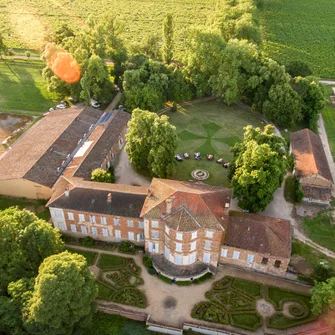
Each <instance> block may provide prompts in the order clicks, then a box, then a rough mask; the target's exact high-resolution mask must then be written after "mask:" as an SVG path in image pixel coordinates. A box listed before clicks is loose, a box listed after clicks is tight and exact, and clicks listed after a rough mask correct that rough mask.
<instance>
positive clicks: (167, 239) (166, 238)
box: [165, 236, 169, 245]
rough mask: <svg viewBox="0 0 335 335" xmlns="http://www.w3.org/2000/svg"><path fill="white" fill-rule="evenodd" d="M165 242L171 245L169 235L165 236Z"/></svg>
mask: <svg viewBox="0 0 335 335" xmlns="http://www.w3.org/2000/svg"><path fill="white" fill-rule="evenodd" d="M165 244H166V245H169V238H168V237H167V236H165Z"/></svg>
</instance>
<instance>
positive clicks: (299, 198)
mask: <svg viewBox="0 0 335 335" xmlns="http://www.w3.org/2000/svg"><path fill="white" fill-rule="evenodd" d="M303 197H304V193H303V192H302V191H301V190H300V183H299V180H298V179H295V200H296V202H301V201H302V198H303Z"/></svg>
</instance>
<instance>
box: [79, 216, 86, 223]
mask: <svg viewBox="0 0 335 335" xmlns="http://www.w3.org/2000/svg"><path fill="white" fill-rule="evenodd" d="M78 219H79V222H85V215H84V214H78Z"/></svg>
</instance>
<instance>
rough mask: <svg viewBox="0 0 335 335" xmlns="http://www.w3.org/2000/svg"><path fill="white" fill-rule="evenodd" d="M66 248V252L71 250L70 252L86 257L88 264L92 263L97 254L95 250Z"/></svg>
mask: <svg viewBox="0 0 335 335" xmlns="http://www.w3.org/2000/svg"><path fill="white" fill-rule="evenodd" d="M66 249H67V251H68V252H71V253H72V254H79V255H83V256H84V257H85V258H86V261H87V265H88V266H91V265H93V264H94V262H95V260H96V258H97V256H98V253H97V252H92V251H86V250H79V249H71V248H66Z"/></svg>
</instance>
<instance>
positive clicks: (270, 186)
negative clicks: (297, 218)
mask: <svg viewBox="0 0 335 335" xmlns="http://www.w3.org/2000/svg"><path fill="white" fill-rule="evenodd" d="M244 130H245V132H244V140H243V142H242V143H237V144H236V145H235V146H234V148H233V149H232V152H233V154H234V158H233V160H232V162H231V168H230V172H231V176H232V187H233V196H234V198H237V199H238V205H239V206H240V207H241V208H243V209H248V210H251V211H253V212H258V211H263V210H264V209H265V208H266V206H267V205H268V204H269V203H270V202H271V201H272V200H273V193H274V192H275V190H276V189H277V188H279V187H280V186H281V183H282V182H283V179H284V175H285V172H286V167H287V159H286V152H285V147H284V144H285V141H284V140H283V139H282V138H280V137H278V136H276V135H275V134H274V127H273V126H270V125H267V126H265V127H264V131H262V130H261V129H260V128H253V127H252V126H247V127H245V128H244Z"/></svg>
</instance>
